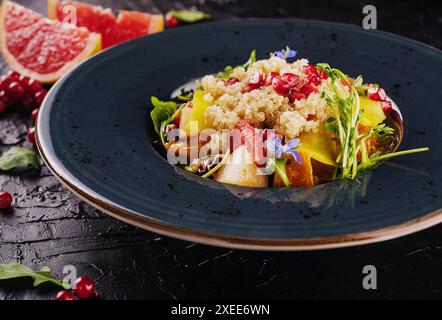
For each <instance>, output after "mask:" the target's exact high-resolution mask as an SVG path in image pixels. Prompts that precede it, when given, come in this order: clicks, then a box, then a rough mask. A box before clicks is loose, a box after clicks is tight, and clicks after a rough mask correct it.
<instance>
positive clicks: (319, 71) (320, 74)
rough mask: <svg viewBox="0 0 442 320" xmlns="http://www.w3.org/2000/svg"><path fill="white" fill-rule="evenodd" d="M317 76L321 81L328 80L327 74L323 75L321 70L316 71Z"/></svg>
mask: <svg viewBox="0 0 442 320" xmlns="http://www.w3.org/2000/svg"><path fill="white" fill-rule="evenodd" d="M318 75H319V77H320V78H321V79H322V80H327V79H328V78H329V77H328V74H327V73H325V72H324V71H323V70H318Z"/></svg>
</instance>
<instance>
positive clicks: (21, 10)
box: [0, 0, 101, 83]
mask: <svg viewBox="0 0 442 320" xmlns="http://www.w3.org/2000/svg"><path fill="white" fill-rule="evenodd" d="M0 47H1V52H2V54H3V57H4V60H5V61H6V63H7V64H8V65H9V67H10V68H11V69H12V70H15V71H17V72H19V73H21V74H23V75H26V76H28V77H31V78H34V79H35V80H37V81H40V82H42V83H53V82H55V81H57V80H58V79H59V78H60V77H61V76H63V75H64V74H65V73H66V72H68V71H69V70H71V69H72V68H73V67H74V66H76V65H77V64H79V63H80V62H82V61H84V60H85V59H87V58H89V57H90V56H92V55H93V54H95V53H96V52H98V51H100V50H101V36H100V35H99V34H95V33H91V32H89V30H87V29H86V28H77V27H74V26H72V25H70V24H63V23H61V22H58V21H53V20H49V19H46V18H44V17H43V16H42V15H40V14H38V13H37V12H35V11H32V10H30V9H27V8H25V7H23V6H21V5H19V4H17V3H15V2H12V1H7V0H5V1H3V4H2V6H1V9H0Z"/></svg>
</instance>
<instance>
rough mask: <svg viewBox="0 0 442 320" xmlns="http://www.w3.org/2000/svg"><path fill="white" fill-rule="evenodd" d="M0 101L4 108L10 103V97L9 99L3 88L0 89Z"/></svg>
mask: <svg viewBox="0 0 442 320" xmlns="http://www.w3.org/2000/svg"><path fill="white" fill-rule="evenodd" d="M0 101H1V102H2V104H3V105H4V106H5V108H7V107H9V106H10V105H11V104H12V103H11V99H9V96H8V95H7V93H6V91H5V90H1V91H0Z"/></svg>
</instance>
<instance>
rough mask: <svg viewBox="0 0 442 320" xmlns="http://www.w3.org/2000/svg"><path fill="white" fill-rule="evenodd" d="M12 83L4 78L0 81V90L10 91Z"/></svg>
mask: <svg viewBox="0 0 442 320" xmlns="http://www.w3.org/2000/svg"><path fill="white" fill-rule="evenodd" d="M10 83H11V82H10V81H9V80H8V79H5V76H3V77H2V78H1V79H0V90H8V88H9V84H10Z"/></svg>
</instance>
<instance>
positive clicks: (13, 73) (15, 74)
mask: <svg viewBox="0 0 442 320" xmlns="http://www.w3.org/2000/svg"><path fill="white" fill-rule="evenodd" d="M6 77H7V78H8V79H9V80H10V81H11V82H13V81H18V79H20V73H18V72H16V71H12V70H11V71H9V72H8V73H7V74H6Z"/></svg>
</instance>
